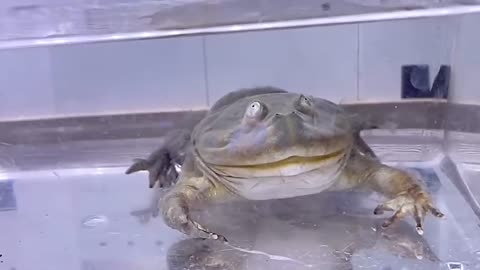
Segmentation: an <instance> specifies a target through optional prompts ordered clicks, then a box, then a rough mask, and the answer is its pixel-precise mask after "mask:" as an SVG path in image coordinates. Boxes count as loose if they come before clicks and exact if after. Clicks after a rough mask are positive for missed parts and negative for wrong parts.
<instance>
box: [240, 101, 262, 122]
mask: <svg viewBox="0 0 480 270" xmlns="http://www.w3.org/2000/svg"><path fill="white" fill-rule="evenodd" d="M265 112H266V108H265V106H264V105H263V104H262V103H260V102H258V101H254V102H252V103H250V105H248V107H247V110H246V112H245V116H246V117H247V118H250V119H260V118H262V117H263V116H264V115H265Z"/></svg>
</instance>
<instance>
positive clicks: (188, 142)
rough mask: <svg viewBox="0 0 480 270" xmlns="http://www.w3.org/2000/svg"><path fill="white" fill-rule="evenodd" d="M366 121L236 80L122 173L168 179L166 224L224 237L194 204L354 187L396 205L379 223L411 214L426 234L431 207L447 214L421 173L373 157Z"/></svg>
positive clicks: (384, 207) (387, 207)
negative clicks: (237, 85)
mask: <svg viewBox="0 0 480 270" xmlns="http://www.w3.org/2000/svg"><path fill="white" fill-rule="evenodd" d="M366 128H369V126H368V125H366V124H365V123H364V122H363V121H359V120H358V119H356V118H354V117H352V115H350V114H348V113H347V112H346V111H345V110H344V109H343V108H342V107H341V106H339V105H336V104H334V103H332V102H330V101H327V100H325V99H321V98H318V97H312V96H307V95H302V94H298V93H292V92H288V91H285V90H283V89H278V88H273V87H259V88H249V89H240V90H237V91H233V92H231V93H229V94H227V95H225V96H223V97H222V98H221V99H219V100H218V101H217V102H216V103H215V104H214V105H213V106H212V107H211V109H210V110H209V112H208V113H207V114H206V115H205V117H204V118H203V119H202V120H201V121H200V122H199V123H198V124H197V125H196V126H195V127H194V128H193V130H192V131H191V132H190V131H186V132H184V133H180V134H177V135H176V136H173V137H170V139H169V140H170V141H167V142H166V144H165V145H164V146H163V147H161V148H160V149H158V150H156V151H155V152H154V153H153V154H152V155H151V156H150V158H148V159H146V160H142V159H138V160H136V162H135V163H134V164H133V165H132V166H131V167H130V168H129V169H128V170H127V174H129V173H132V172H135V171H139V170H148V171H149V172H150V187H153V185H154V183H155V182H156V181H157V182H159V183H160V185H164V186H167V185H168V184H172V183H173V187H172V188H171V190H169V191H168V192H167V194H166V195H165V196H164V197H163V199H162V201H161V202H160V203H159V205H160V210H161V213H162V215H163V218H164V220H165V222H166V224H167V225H168V226H170V227H171V228H173V229H176V230H179V231H181V232H183V233H185V234H187V235H190V236H200V237H211V238H214V239H224V240H226V239H225V238H224V237H223V236H221V235H218V234H216V233H215V232H211V231H209V230H208V229H207V228H205V227H204V226H202V224H200V223H198V222H197V221H195V220H193V218H192V215H191V214H190V212H191V208H192V207H198V206H203V207H205V206H208V204H209V203H220V202H226V201H232V200H242V199H243V200H270V199H283V198H292V197H296V196H304V195H310V194H315V193H319V192H323V191H342V190H348V189H352V188H359V187H360V188H367V189H369V190H372V191H375V192H378V193H380V194H382V195H384V196H385V197H386V198H387V200H386V201H385V202H384V203H382V204H380V205H378V206H377V207H376V208H375V209H374V213H375V214H377V215H380V214H383V213H384V211H393V215H392V216H390V217H389V218H387V219H386V220H385V221H384V223H383V227H388V226H390V225H391V224H393V223H395V222H396V221H398V220H400V219H403V218H404V217H406V216H413V218H414V220H415V223H416V230H417V232H418V233H419V234H423V232H424V229H423V221H424V218H425V216H426V215H427V214H428V213H431V214H433V215H434V216H436V217H443V216H444V214H443V213H442V212H440V211H439V210H438V209H437V208H436V207H435V206H434V203H433V202H432V199H431V197H430V195H429V194H428V193H427V192H426V191H425V189H424V188H423V187H422V185H421V184H420V182H418V181H417V180H416V179H414V178H413V177H412V176H411V175H409V174H408V173H407V172H405V171H402V170H400V169H397V168H394V167H390V166H387V165H385V164H382V163H381V162H380V160H379V159H378V158H377V157H376V156H375V154H374V152H373V151H372V150H371V149H370V147H369V146H368V145H367V144H366V143H365V142H364V141H363V139H362V138H361V137H360V131H361V130H363V129H366ZM179 153H181V154H179ZM175 159H176V160H177V162H176V163H175V162H173V161H174V160H175ZM172 160H173V161H172ZM173 164H175V165H181V166H182V168H181V171H180V172H179V175H178V180H174V181H173V180H172V177H165V175H166V173H167V172H169V171H171V167H172V166H173ZM173 178H175V179H176V175H175V176H174V177H173Z"/></svg>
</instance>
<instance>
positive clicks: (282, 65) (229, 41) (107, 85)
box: [0, 18, 478, 119]
mask: <svg viewBox="0 0 480 270" xmlns="http://www.w3.org/2000/svg"><path fill="white" fill-rule="evenodd" d="M456 20H458V18H430V19H422V20H415V21H395V22H379V23H370V24H362V25H339V26H327V27H316V28H307V29H289V30H278V31H269V32H249V33H236V34H223V35H214V36H207V37H184V38H175V39H160V40H148V41H147V40H144V41H130V42H122V43H99V44H88V45H75V46H63V47H62V46H59V47H52V48H34V49H22V50H12V51H0V101H1V104H2V106H0V119H13V118H37V117H50V116H59V115H71V114H98V113H118V112H132V111H161V110H177V109H192V108H193V109H196V108H204V107H207V106H209V105H211V104H212V103H213V102H215V100H217V99H218V98H219V97H220V96H221V95H223V94H225V93H227V92H229V91H231V90H234V89H237V88H241V87H250V86H258V85H267V84H269V85H274V86H278V87H284V88H287V89H290V90H294V91H301V92H305V93H308V94H314V95H317V96H321V97H325V98H328V99H331V100H333V101H336V102H350V101H355V100H358V99H361V100H398V99H399V98H400V67H401V65H403V64H430V65H432V67H433V68H434V69H436V68H438V66H439V65H440V64H450V60H451V59H452V55H451V51H452V45H453V41H454V39H453V37H454V34H455V27H453V26H455V25H456V24H455V22H456ZM471 28H472V29H473V27H471ZM472 31H473V30H472ZM477 37H478V35H477ZM465 46H468V45H465ZM472 48H473V47H472ZM466 59H467V60H468V61H473V59H471V58H469V57H468V56H466ZM432 73H436V70H432ZM432 77H433V75H432ZM471 84H472V83H470V84H469V85H471Z"/></svg>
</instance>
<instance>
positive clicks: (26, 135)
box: [0, 1, 480, 270]
mask: <svg viewBox="0 0 480 270" xmlns="http://www.w3.org/2000/svg"><path fill="white" fill-rule="evenodd" d="M101 2H102V3H100V2H95V3H93V1H92V3H91V5H98V6H101V5H102V4H104V3H103V1H101ZM233 2H235V1H233ZM347 2H359V1H342V3H343V4H345V3H347ZM366 2H369V3H370V4H372V5H370V8H371V9H369V10H368V11H369V12H370V13H373V11H372V10H374V8H373V7H372V6H374V7H375V8H379V7H378V6H375V5H373V4H375V3H376V2H381V3H384V4H385V5H386V4H388V3H390V4H392V5H393V4H395V3H397V4H398V2H395V1H366ZM366 2H364V3H363V4H365V3H366ZM373 2H375V3H373ZM387 2H388V3H387ZM394 2H395V3H394ZM410 2H413V1H410ZM410 2H409V3H410ZM415 2H416V3H417V4H418V2H419V1H415ZM422 2H424V1H422ZM437 2H438V3H436V4H438V5H440V6H441V5H442V4H445V5H446V4H448V3H447V2H444V1H437ZM452 2H453V1H452ZM122 3H123V2H122ZM236 3H237V4H239V2H236ZM262 3H270V2H269V1H265V2H262ZM302 3H304V4H305V3H306V1H303V2H302ZM335 3H336V2H335ZM80 4H81V3H80ZM150 4H151V5H152V6H153V5H157V4H158V5H159V2H154V1H152V2H151V3H150ZM331 4H332V10H333V7H334V4H333V2H332V3H331ZM357 4H358V3H357ZM410 4H411V3H410ZM410 4H408V5H410ZM132 5H133V4H132ZM335 5H336V4H335ZM345 5H346V4H345ZM352 5H353V4H352ZM408 5H407V6H408ZM59 6H60V7H62V3H60V4H59ZM119 6H121V7H126V5H125V6H122V5H120V3H119ZM365 6H369V5H366V4H365ZM128 7H131V6H128ZM32 8H33V7H32ZM35 8H37V7H35ZM320 8H321V6H320ZM382 8H384V7H382ZM394 8H398V7H394ZM405 8H406V7H405V6H403V7H402V9H405ZM410 8H412V7H410ZM132 9H133V10H134V8H132ZM366 9H367V8H366ZM28 10H30V9H28ZM267 10H268V9H267ZM301 10H304V9H301ZM419 10H420V11H421V10H422V9H419ZM304 11H305V12H307V13H308V9H305V10H304ZM383 11H385V10H383ZM145 13H147V12H146V11H145ZM367 13H368V12H367ZM59 14H60V13H59ZM118 14H123V13H118ZM187 14H189V16H188V17H185V18H192V17H191V16H193V15H194V14H193V15H192V14H191V13H187ZM253 15H255V14H253ZM253 15H252V16H253ZM354 15H355V14H354ZM357 15H358V14H357ZM255 16H257V15H255ZM8 18H9V17H2V19H3V20H5V19H8ZM46 18H50V17H49V16H47V17H46ZM52 18H59V17H58V16H57V17H55V16H53V17H52ZM72 18H73V17H72ZM75 18H76V17H75ZM67 19H70V17H68V18H67ZM211 19H212V20H213V19H215V17H213V18H211ZM26 20H28V18H26ZM52 20H53V19H52ZM15 22H16V23H19V21H18V20H17V21H15ZM111 22H112V23H119V22H121V20H120V19H118V20H117V19H115V20H113V19H112V21H111ZM479 22H480V15H479V14H470V15H457V16H448V17H441V16H439V17H432V18H416V19H410V20H393V21H371V22H357V23H347V24H340V25H333V24H331V25H319V26H315V27H299V28H289V29H271V30H268V31H267V30H264V31H252V32H249V31H247V32H242V31H240V32H236V33H226V32H225V33H217V34H216V35H208V34H206V33H205V34H199V35H184V36H182V37H171V38H163V39H145V40H135V39H134V38H133V37H134V36H129V37H128V38H125V39H131V40H124V41H114V40H111V41H105V40H103V42H98V43H97V42H95V43H82V42H81V39H76V38H79V37H81V38H84V37H85V36H89V37H93V38H94V39H95V38H97V37H99V36H95V35H90V34H92V33H90V32H89V33H87V34H88V35H84V36H82V35H77V34H76V33H74V32H75V31H76V30H75V29H84V28H81V27H80V28H75V27H76V26H75V27H73V26H71V27H72V28H68V29H74V30H72V31H73V32H70V34H71V33H73V34H72V35H71V36H70V37H74V38H75V39H71V40H70V42H71V43H76V44H66V45H62V46H45V45H48V44H47V43H48V42H44V43H43V45H44V46H32V44H34V43H32V41H34V40H37V41H38V40H40V39H42V38H45V37H42V36H43V35H44V32H42V31H43V30H42V31H40V30H38V29H33V30H35V31H37V30H38V31H37V32H35V31H33V30H32V32H28V33H27V32H23V33H22V32H19V31H14V30H11V32H8V31H10V30H8V31H7V32H5V31H3V32H2V31H0V33H3V34H5V33H8V37H7V38H6V40H4V41H5V42H6V43H3V44H8V46H4V50H2V51H0V69H2V70H1V72H0V74H1V75H0V102H1V103H0V104H1V106H0V269H79V270H80V269H81V270H86V269H116V270H124V269H125V270H127V269H156V270H158V269H169V270H173V269H365V268H371V269H480V226H479V224H480V221H479V217H480V210H479V209H480V208H479V207H478V202H479V201H480V185H479V184H478V179H477V178H478V177H477V175H478V168H477V166H478V164H477V161H478V160H480V159H479V158H478V153H479V152H478V150H477V149H478V146H479V145H480V144H479V141H478V137H477V136H478V133H479V132H480V130H479V129H478V123H480V121H479V120H480V119H478V115H480V114H479V112H480V107H478V101H479V100H480V97H479V96H478V91H477V80H478V78H477V77H478V76H477V73H478V72H477V71H478V69H479V68H480V58H479V56H478V53H477V52H476V48H478V47H479V46H480V39H479V38H478V35H477V34H476V33H477V30H476V29H477V28H476V26H477V25H478V23H479ZM2 25H5V24H2ZM11 25H12V24H10V26H9V27H11ZM40 25H41V24H38V25H37V26H38V27H40ZM82 27H83V26H82ZM114 28H115V29H118V28H116V27H114ZM127 28H128V27H127ZM127 28H126V29H127ZM9 29H15V28H9ZM25 29H26V28H25ZM105 29H107V28H105ZM105 29H103V28H102V29H101V31H103V30H105ZM188 29H193V28H188ZM127 30H128V29H127ZM147 30H148V29H147ZM101 31H100V32H101ZM222 31H223V30H222ZM46 32H48V31H46ZM127 32H128V31H127ZM11 33H21V34H22V35H24V34H25V35H26V36H28V37H27V39H28V42H27V39H25V40H23V41H22V40H20V41H21V43H15V42H18V41H19V39H16V38H15V37H13V36H12V35H11ZM131 33H140V32H135V31H133V32H131ZM67 34H68V33H67ZM93 34H95V33H93ZM103 34H105V35H107V34H108V31H106V32H103ZM4 36H5V35H4ZM45 40H47V39H44V41H45ZM50 41H52V40H50ZM84 41H85V40H84ZM97 41H98V40H97ZM58 42H59V40H58V39H53V41H52V44H58ZM15 45H21V46H20V47H22V48H13V47H15ZM37 45H38V44H37ZM7 47H11V48H8V49H7ZM412 65H413V66H416V68H414V69H415V72H411V73H409V74H410V75H409V76H407V75H408V74H407V75H404V78H403V79H402V67H407V69H408V66H412ZM426 65H427V66H428V70H427V69H426V67H425V66H426ZM403 70H405V68H404V69H403ZM440 70H443V71H442V72H445V70H447V71H448V70H450V73H448V72H446V73H442V72H440ZM438 74H443V75H441V76H439V75H438ZM448 75H450V76H448ZM405 76H406V77H405ZM258 86H275V87H279V88H283V89H286V90H289V91H293V92H298V93H303V94H307V95H313V96H316V97H321V98H325V99H328V100H331V101H333V102H335V103H338V104H340V105H341V106H342V107H344V108H345V110H347V111H349V112H352V113H354V114H357V115H360V116H362V117H364V118H365V119H368V120H369V121H372V123H375V124H377V125H378V127H379V128H378V129H375V130H365V131H364V132H362V137H363V138H364V139H365V141H366V142H367V144H368V145H369V146H370V147H371V148H372V149H373V150H374V152H375V154H376V155H377V156H378V157H379V158H380V160H381V161H382V162H384V163H385V164H387V165H390V166H394V167H398V168H402V169H405V170H406V171H408V172H409V173H411V174H412V175H414V176H416V177H417V178H418V179H419V180H420V181H421V182H422V183H423V185H424V186H425V188H426V189H427V190H428V192H430V193H431V194H432V197H433V198H434V201H435V204H436V205H437V206H438V208H439V209H441V211H442V212H443V213H444V214H445V215H446V219H437V218H435V217H433V216H432V215H428V216H427V218H426V219H425V230H424V234H423V235H419V234H417V233H416V231H415V222H414V220H413V218H412V217H411V216H408V217H406V218H405V219H404V221H402V222H399V223H398V224H397V225H396V226H393V227H390V228H389V229H383V228H381V224H382V222H383V221H384V220H385V219H386V218H388V216H389V215H390V212H388V213H386V214H385V215H382V216H376V215H374V214H373V209H374V208H375V207H376V206H377V205H378V204H379V203H381V202H383V200H384V198H383V197H382V196H380V195H379V194H377V193H371V192H363V191H362V192H360V191H355V192H353V191H352V192H350V191H345V192H323V193H319V194H312V195H309V196H303V197H295V198H290V199H283V200H262V201H242V202H232V203H225V204H214V205H213V206H211V207H209V208H207V210H206V211H203V212H202V211H200V212H195V213H194V214H195V217H196V220H198V221H199V222H200V223H202V224H204V225H205V226H206V227H207V228H209V229H210V230H213V231H215V232H218V233H219V234H221V235H223V236H225V237H226V238H227V239H228V240H229V243H228V244H224V243H222V242H219V241H215V240H212V239H208V240H202V239H198V238H194V237H186V236H185V235H184V234H182V233H181V232H179V231H177V230H173V229H171V228H169V227H168V226H167V225H166V224H165V223H164V221H163V219H162V215H161V211H160V212H159V207H158V206H159V205H160V206H161V205H162V202H161V201H160V203H159V198H163V196H164V195H165V192H166V191H168V190H169V187H167V188H158V187H157V186H155V187H154V188H149V179H148V178H149V174H148V173H147V172H146V171H141V172H137V173H132V174H128V175H127V174H125V171H126V170H127V168H128V167H129V166H131V165H132V162H133V161H132V160H133V159H136V158H147V157H148V156H149V155H150V154H151V153H152V152H153V151H154V150H156V149H158V148H159V147H161V146H162V145H163V143H165V140H166V139H165V135H166V134H167V132H169V131H171V130H174V129H177V128H191V127H193V126H194V125H195V124H197V123H198V122H199V121H200V120H201V119H202V117H203V116H204V114H205V112H206V110H207V109H208V108H210V107H211V106H212V105H213V104H214V103H215V102H216V101H217V100H219V99H220V98H221V97H222V96H224V95H225V94H227V93H229V92H231V91H234V90H237V89H239V88H248V87H258ZM154 160H155V159H154ZM172 165H174V166H173V169H178V170H180V171H181V170H182V168H181V166H179V165H181V164H178V163H175V164H172ZM460 210H461V211H460Z"/></svg>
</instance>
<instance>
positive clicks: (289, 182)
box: [221, 165, 343, 200]
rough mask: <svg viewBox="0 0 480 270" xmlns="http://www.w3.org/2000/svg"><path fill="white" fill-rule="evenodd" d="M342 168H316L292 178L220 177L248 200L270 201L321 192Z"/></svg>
mask: <svg viewBox="0 0 480 270" xmlns="http://www.w3.org/2000/svg"><path fill="white" fill-rule="evenodd" d="M342 169H343V166H341V165H339V166H333V167H330V168H328V169H326V168H318V169H314V170H311V171H308V172H305V173H301V174H297V175H293V176H274V177H248V178H236V177H228V176H224V177H222V178H221V179H222V182H224V184H225V185H226V186H227V187H228V188H229V189H230V190H232V191H233V192H235V193H236V194H237V195H239V196H242V197H244V198H246V199H248V200H270V199H282V198H292V197H298V196H305V195H311V194H316V193H319V192H322V191H324V190H326V189H328V188H329V187H331V186H332V185H333V184H334V183H335V182H336V181H337V179H338V178H339V177H340V174H341V171H342Z"/></svg>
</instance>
